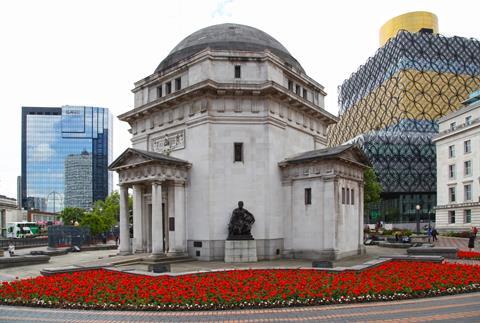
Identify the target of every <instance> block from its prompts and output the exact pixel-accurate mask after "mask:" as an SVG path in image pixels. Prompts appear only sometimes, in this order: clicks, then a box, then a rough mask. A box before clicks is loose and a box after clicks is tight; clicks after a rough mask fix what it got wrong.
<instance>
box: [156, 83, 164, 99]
mask: <svg viewBox="0 0 480 323" xmlns="http://www.w3.org/2000/svg"><path fill="white" fill-rule="evenodd" d="M162 96H163V87H162V85H160V86H159V87H157V99H158V98H161V97H162Z"/></svg>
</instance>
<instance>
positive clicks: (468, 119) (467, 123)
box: [465, 116, 472, 126]
mask: <svg viewBox="0 0 480 323" xmlns="http://www.w3.org/2000/svg"><path fill="white" fill-rule="evenodd" d="M471 124H472V116H468V117H466V118H465V125H467V126H468V125H471Z"/></svg>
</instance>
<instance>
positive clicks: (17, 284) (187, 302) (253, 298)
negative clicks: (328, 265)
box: [0, 261, 480, 310]
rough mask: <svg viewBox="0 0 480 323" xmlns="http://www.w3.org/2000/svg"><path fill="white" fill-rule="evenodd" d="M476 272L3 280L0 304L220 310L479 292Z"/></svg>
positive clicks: (404, 265)
mask: <svg viewBox="0 0 480 323" xmlns="http://www.w3.org/2000/svg"><path fill="white" fill-rule="evenodd" d="M479 269H480V266H475V265H463V264H445V263H444V264H438V263H427V262H402V261H392V262H388V263H384V264H381V265H379V266H377V267H374V268H370V269H367V270H365V271H363V272H340V273H331V272H330V273H329V272H325V271H320V270H315V269H276V270H272V269H256V270H254V269H249V270H231V271H225V272H215V273H203V274H192V275H183V276H178V277H169V276H159V277H150V276H141V275H132V274H127V273H119V272H112V271H107V270H92V271H85V272H77V273H71V274H59V275H54V276H50V277H36V278H31V279H24V280H17V281H13V282H3V283H2V284H1V286H0V302H1V303H3V304H26V305H37V306H51V307H65V308H98V309H102V308H103V309H157V310H158V309H166V310H173V309H182V310H185V309H225V308H244V307H268V306H292V305H313V304H329V303H343V302H358V301H370V300H390V299H402V298H411V297H423V296H429V295H441V294H451V293H459V292H464V291H474V290H480V270H479Z"/></svg>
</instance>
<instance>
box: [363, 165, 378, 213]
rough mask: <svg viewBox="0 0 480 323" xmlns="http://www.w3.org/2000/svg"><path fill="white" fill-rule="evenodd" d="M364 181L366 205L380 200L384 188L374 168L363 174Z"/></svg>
mask: <svg viewBox="0 0 480 323" xmlns="http://www.w3.org/2000/svg"><path fill="white" fill-rule="evenodd" d="M363 180H364V184H363V185H364V186H363V187H364V205H367V204H368V203H372V202H377V201H379V200H380V193H381V192H382V186H381V185H380V183H379V182H378V178H377V175H376V174H375V172H374V171H373V169H372V168H367V170H366V171H365V172H364V174H363Z"/></svg>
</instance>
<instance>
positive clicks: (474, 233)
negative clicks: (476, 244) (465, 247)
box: [472, 227, 478, 237]
mask: <svg viewBox="0 0 480 323" xmlns="http://www.w3.org/2000/svg"><path fill="white" fill-rule="evenodd" d="M472 232H473V235H474V236H475V237H477V233H478V229H477V227H472Z"/></svg>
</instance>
